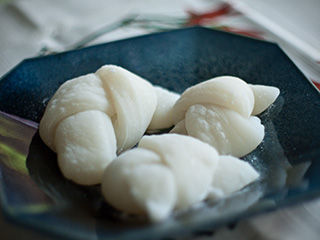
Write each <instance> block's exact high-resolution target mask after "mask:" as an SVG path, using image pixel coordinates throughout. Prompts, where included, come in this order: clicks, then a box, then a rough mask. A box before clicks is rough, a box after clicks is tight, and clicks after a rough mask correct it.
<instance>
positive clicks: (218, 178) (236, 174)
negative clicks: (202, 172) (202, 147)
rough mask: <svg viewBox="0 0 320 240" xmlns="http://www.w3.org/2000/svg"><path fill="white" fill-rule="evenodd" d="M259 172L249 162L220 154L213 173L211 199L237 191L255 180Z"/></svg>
mask: <svg viewBox="0 0 320 240" xmlns="http://www.w3.org/2000/svg"><path fill="white" fill-rule="evenodd" d="M258 177H259V173H258V172H257V171H256V170H255V169H254V168H253V167H252V166H251V165H250V164H249V163H248V162H245V161H243V160H240V159H238V158H235V157H233V156H226V155H224V156H220V158H219V161H218V164H217V167H216V169H215V171H214V174H213V179H212V184H211V186H212V188H211V191H210V194H209V196H208V198H209V199H217V198H221V197H224V196H226V195H229V194H231V193H233V192H236V191H238V190H240V189H242V188H243V187H245V186H247V185H248V184H250V183H252V182H253V181H255V180H257V178H258Z"/></svg>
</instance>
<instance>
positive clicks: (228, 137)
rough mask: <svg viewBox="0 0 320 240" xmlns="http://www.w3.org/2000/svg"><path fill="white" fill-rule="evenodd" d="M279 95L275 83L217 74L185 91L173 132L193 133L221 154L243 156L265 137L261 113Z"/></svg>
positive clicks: (177, 104)
mask: <svg viewBox="0 0 320 240" xmlns="http://www.w3.org/2000/svg"><path fill="white" fill-rule="evenodd" d="M278 95H279V89H278V88H276V87H272V86H264V85H249V84H247V83H246V82H245V81H243V80H242V79H240V78H237V77H232V76H221V77H216V78H213V79H210V80H207V81H204V82H202V83H199V84H197V85H195V86H192V87H190V88H188V89H187V90H186V91H184V92H183V93H182V95H181V97H180V98H179V99H178V100H177V102H176V104H175V106H174V109H173V113H174V114H173V118H174V124H175V127H174V128H173V129H172V130H171V133H179V134H185V135H190V136H193V137H195V138H198V139H200V140H202V141H204V142H207V143H209V144H210V145H212V146H214V147H215V148H216V149H217V150H218V152H219V153H220V154H222V155H233V156H235V157H242V156H244V155H246V154H248V153H249V152H251V151H252V150H253V149H255V148H256V147H257V146H258V145H259V144H260V143H261V141H262V139H263V137H264V126H263V125H262V124H261V121H260V119H259V118H258V117H256V116H253V115H257V114H259V113H261V112H263V111H264V110H265V109H266V108H267V107H268V106H269V105H270V104H272V103H273V102H274V101H275V100H276V98H277V97H278Z"/></svg>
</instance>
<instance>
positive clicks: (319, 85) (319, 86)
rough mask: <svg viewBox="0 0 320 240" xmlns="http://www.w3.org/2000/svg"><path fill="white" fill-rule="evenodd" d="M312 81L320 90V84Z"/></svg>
mask: <svg viewBox="0 0 320 240" xmlns="http://www.w3.org/2000/svg"><path fill="white" fill-rule="evenodd" d="M311 81H312V83H313V84H314V85H315V86H316V88H318V89H319V90H320V83H318V82H316V81H313V80H311Z"/></svg>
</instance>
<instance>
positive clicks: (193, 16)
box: [186, 3, 240, 26]
mask: <svg viewBox="0 0 320 240" xmlns="http://www.w3.org/2000/svg"><path fill="white" fill-rule="evenodd" d="M187 13H188V14H189V19H188V21H187V23H186V25H187V26H194V25H203V24H204V23H206V22H207V21H208V20H214V19H215V18H217V17H220V16H225V15H235V14H240V13H239V12H237V11H236V10H235V9H234V8H233V7H232V6H231V5H230V4H228V3H223V4H221V5H220V6H219V7H217V8H215V9H213V10H212V11H210V12H206V13H201V14H198V13H195V12H193V11H187Z"/></svg>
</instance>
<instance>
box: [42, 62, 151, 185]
mask: <svg viewBox="0 0 320 240" xmlns="http://www.w3.org/2000/svg"><path fill="white" fill-rule="evenodd" d="M156 106H157V95H156V92H155V90H154V87H153V86H152V85H151V84H150V83H149V82H148V81H146V80H144V79H142V78H141V77H139V76H137V75H135V74H134V73H132V72H129V71H128V70H125V69H123V68H121V67H118V66H113V65H106V66H103V67H101V68H100V69H98V70H97V72H95V73H91V74H87V75H84V76H81V77H78V78H75V79H72V80H69V81H67V82H65V83H64V84H63V85H61V86H60V88H59V89H58V90H57V92H56V93H55V94H54V96H53V97H52V98H51V100H50V101H49V103H48V105H47V107H46V110H45V113H44V115H43V118H42V119H41V121H40V125H39V133H40V136H41V138H42V139H43V141H44V142H45V144H46V145H48V146H49V147H50V148H51V149H52V150H53V151H55V152H56V153H57V156H58V164H59V167H60V169H61V171H62V173H63V174H64V176H65V177H66V178H68V179H71V180H73V181H75V182H76V183H79V184H84V185H92V184H98V183H100V182H101V177H102V174H103V172H104V170H105V168H106V167H107V165H108V164H109V163H110V162H111V161H112V160H113V159H114V158H115V157H116V155H117V153H118V154H119V153H121V152H123V151H124V150H126V149H129V148H131V147H132V146H134V145H135V144H136V143H137V142H138V141H139V140H140V139H141V137H142V136H143V134H144V133H145V131H146V129H147V127H148V126H149V124H150V121H151V119H152V117H153V115H154V112H155V109H156Z"/></svg>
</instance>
